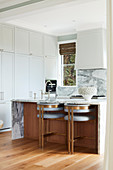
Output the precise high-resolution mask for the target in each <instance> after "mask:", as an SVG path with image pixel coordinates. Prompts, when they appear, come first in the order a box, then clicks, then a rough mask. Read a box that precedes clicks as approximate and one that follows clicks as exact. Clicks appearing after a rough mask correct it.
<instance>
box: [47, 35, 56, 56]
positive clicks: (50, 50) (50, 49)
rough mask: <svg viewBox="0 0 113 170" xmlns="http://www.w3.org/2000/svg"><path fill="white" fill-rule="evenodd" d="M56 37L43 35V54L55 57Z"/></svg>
mask: <svg viewBox="0 0 113 170" xmlns="http://www.w3.org/2000/svg"><path fill="white" fill-rule="evenodd" d="M56 54H57V38H56V37H55V36H49V35H44V55H45V56H49V57H56Z"/></svg>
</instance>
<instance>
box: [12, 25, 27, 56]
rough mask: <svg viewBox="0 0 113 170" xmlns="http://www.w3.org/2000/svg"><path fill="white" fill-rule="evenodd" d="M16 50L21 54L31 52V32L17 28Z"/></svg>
mask: <svg viewBox="0 0 113 170" xmlns="http://www.w3.org/2000/svg"><path fill="white" fill-rule="evenodd" d="M15 52H16V53H20V54H29V32H28V31H26V30H24V29H20V28H16V29H15Z"/></svg>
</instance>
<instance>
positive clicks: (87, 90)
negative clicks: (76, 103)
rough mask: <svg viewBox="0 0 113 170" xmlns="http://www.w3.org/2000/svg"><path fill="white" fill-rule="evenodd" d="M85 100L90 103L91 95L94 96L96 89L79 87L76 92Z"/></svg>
mask: <svg viewBox="0 0 113 170" xmlns="http://www.w3.org/2000/svg"><path fill="white" fill-rule="evenodd" d="M78 92H79V94H81V95H82V96H83V97H84V99H85V100H87V101H90V100H91V98H92V96H93V95H96V93H97V89H96V87H80V88H79V90H78Z"/></svg>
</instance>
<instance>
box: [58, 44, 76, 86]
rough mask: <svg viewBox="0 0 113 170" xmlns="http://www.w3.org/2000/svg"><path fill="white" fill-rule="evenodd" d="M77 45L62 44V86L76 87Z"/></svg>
mask: <svg viewBox="0 0 113 170" xmlns="http://www.w3.org/2000/svg"><path fill="white" fill-rule="evenodd" d="M75 45H76V43H75V42H74V43H66V44H60V46H59V47H60V55H61V71H62V85H63V86H75V85H76V70H75V57H76V54H75V51H76V48H75Z"/></svg>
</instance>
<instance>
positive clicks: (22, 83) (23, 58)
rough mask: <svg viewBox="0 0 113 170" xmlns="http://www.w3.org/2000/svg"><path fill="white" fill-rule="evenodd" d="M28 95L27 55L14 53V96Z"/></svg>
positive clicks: (26, 96)
mask: <svg viewBox="0 0 113 170" xmlns="http://www.w3.org/2000/svg"><path fill="white" fill-rule="evenodd" d="M28 97H29V56H27V55H22V54H16V55H15V98H16V99H19V98H20V99H26V98H28Z"/></svg>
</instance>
